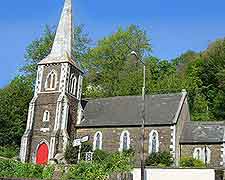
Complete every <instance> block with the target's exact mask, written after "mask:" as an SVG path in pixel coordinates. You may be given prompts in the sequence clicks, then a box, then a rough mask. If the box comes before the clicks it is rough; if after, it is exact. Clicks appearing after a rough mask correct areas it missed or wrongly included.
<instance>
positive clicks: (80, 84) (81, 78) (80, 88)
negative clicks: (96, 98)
mask: <svg viewBox="0 0 225 180" xmlns="http://www.w3.org/2000/svg"><path fill="white" fill-rule="evenodd" d="M82 85H83V76H82V75H79V79H78V90H77V99H79V100H80V99H81V95H82Z"/></svg>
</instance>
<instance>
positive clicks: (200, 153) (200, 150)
mask: <svg viewBox="0 0 225 180" xmlns="http://www.w3.org/2000/svg"><path fill="white" fill-rule="evenodd" d="M198 151H199V157H198ZM203 156H204V154H203V153H202V149H201V148H195V149H194V152H193V158H194V159H198V160H202V161H203Z"/></svg>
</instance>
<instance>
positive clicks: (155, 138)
mask: <svg viewBox="0 0 225 180" xmlns="http://www.w3.org/2000/svg"><path fill="white" fill-rule="evenodd" d="M156 152H159V135H158V132H157V131H156V130H152V131H151V133H150V134H149V154H151V153H156Z"/></svg>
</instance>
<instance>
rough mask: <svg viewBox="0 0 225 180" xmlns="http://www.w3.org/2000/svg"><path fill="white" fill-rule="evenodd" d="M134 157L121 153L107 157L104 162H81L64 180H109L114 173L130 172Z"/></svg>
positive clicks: (70, 170) (71, 168)
mask: <svg viewBox="0 0 225 180" xmlns="http://www.w3.org/2000/svg"><path fill="white" fill-rule="evenodd" d="M131 159H132V157H131V156H129V155H124V154H120V153H114V154H110V155H108V156H107V158H105V159H104V160H102V161H94V162H92V163H90V162H84V161H83V162H81V163H79V164H77V165H73V166H72V167H70V168H69V170H68V173H66V174H65V175H64V177H63V179H64V180H69V179H76V180H107V179H108V177H109V176H110V175H112V174H113V173H123V172H130V171H131V170H132V168H133V166H132V163H131Z"/></svg>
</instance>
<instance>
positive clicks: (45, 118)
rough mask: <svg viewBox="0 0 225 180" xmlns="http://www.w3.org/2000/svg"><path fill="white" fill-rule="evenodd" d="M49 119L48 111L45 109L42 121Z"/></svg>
mask: <svg viewBox="0 0 225 180" xmlns="http://www.w3.org/2000/svg"><path fill="white" fill-rule="evenodd" d="M49 119H50V112H49V111H48V110H45V112H44V115H43V119H42V121H43V122H49Z"/></svg>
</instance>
